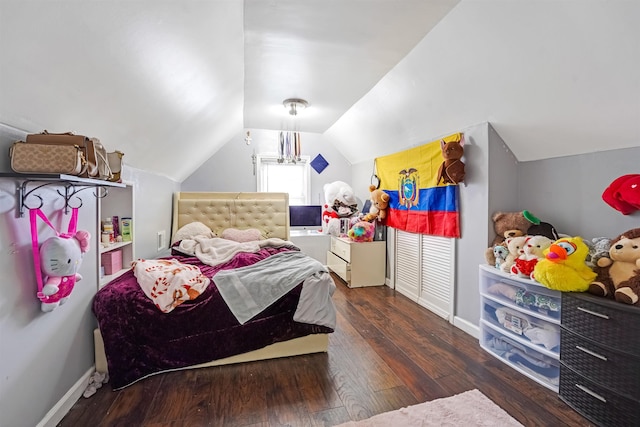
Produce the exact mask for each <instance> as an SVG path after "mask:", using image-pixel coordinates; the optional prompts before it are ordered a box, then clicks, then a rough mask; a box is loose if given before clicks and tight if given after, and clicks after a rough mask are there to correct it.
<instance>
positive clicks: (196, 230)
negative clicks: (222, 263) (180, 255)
mask: <svg viewBox="0 0 640 427" xmlns="http://www.w3.org/2000/svg"><path fill="white" fill-rule="evenodd" d="M196 236H205V237H208V238H211V237H216V235H215V233H214V232H213V231H211V229H210V228H209V227H207V226H206V225H205V224H203V223H201V222H197V221H196V222H191V223H189V224H187V225H184V226H182V227H180V229H179V230H178V231H176V234H174V235H173V237H172V238H171V244H172V245H173V244H174V243H176V242H179V241H180V240H184V239H193V238H194V237H196Z"/></svg>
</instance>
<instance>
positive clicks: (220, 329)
mask: <svg viewBox="0 0 640 427" xmlns="http://www.w3.org/2000/svg"><path fill="white" fill-rule="evenodd" d="M287 250H289V249H287V248H264V249H261V250H260V251H259V252H256V253H245V252H243V253H239V254H237V255H236V256H235V257H234V258H233V259H231V260H230V261H229V262H227V263H225V264H222V265H218V266H216V267H211V266H208V265H205V264H202V263H201V262H200V261H199V260H198V259H197V258H195V257H185V256H174V257H172V258H175V259H177V260H178V261H180V262H181V263H185V264H193V265H197V266H198V267H199V268H200V270H201V271H202V273H203V274H205V275H206V276H207V277H210V278H211V277H213V276H214V275H215V273H216V272H218V271H219V270H228V269H232V268H238V267H243V266H247V265H251V264H254V263H256V262H258V261H260V260H262V259H265V258H267V257H269V256H270V255H272V254H275V253H278V252H283V251H287ZM268 280H269V279H268V277H265V283H268ZM301 289H302V284H300V285H298V286H297V287H295V288H294V289H293V290H292V291H291V292H289V293H288V294H287V295H285V296H283V297H282V298H280V299H279V300H278V301H276V302H275V303H274V304H273V305H271V306H270V307H269V308H267V309H266V310H265V311H263V312H262V313H260V314H258V315H257V316H256V317H255V318H253V319H251V320H250V321H249V322H247V323H245V324H244V325H240V324H239V323H238V321H237V320H236V318H235V317H234V315H233V314H232V313H231V311H230V310H229V308H228V307H227V305H226V304H225V302H224V300H223V299H222V297H221V296H220V293H219V292H218V289H217V287H216V286H215V281H212V283H211V284H210V285H209V286H208V288H207V289H206V290H205V291H204V292H203V293H202V294H201V295H200V296H198V298H196V299H195V300H192V301H187V302H185V303H183V304H181V305H179V306H178V307H176V308H175V309H174V310H173V311H171V312H170V313H163V312H161V311H160V310H159V309H158V308H157V307H156V306H155V305H154V304H153V302H152V301H151V300H150V299H149V298H148V297H147V296H146V295H145V294H144V292H143V291H142V289H141V288H140V286H139V285H138V282H137V280H136V278H135V276H134V275H133V271H129V272H127V273H125V274H124V275H122V276H120V277H119V278H117V279H115V280H113V281H112V282H110V283H109V284H108V285H106V286H105V287H104V288H102V289H100V290H99V291H98V293H97V294H96V296H95V298H94V301H93V312H94V314H95V316H96V318H97V319H98V326H99V328H100V332H101V334H102V338H103V341H104V347H105V353H106V357H107V364H108V367H109V377H110V379H111V384H112V387H113V388H114V389H116V390H117V389H120V388H123V387H126V386H128V385H130V384H132V383H134V382H136V381H138V380H140V379H142V378H145V377H147V376H149V375H153V374H156V373H160V372H163V371H168V370H175V369H180V368H185V367H188V366H192V365H197V364H200V363H205V362H209V361H212V360H216V359H222V358H225V357H229V356H233V355H236V354H241V353H246V352H248V351H252V350H257V349H260V348H263V347H265V346H267V345H270V344H273V343H276V342H280V341H287V340H290V339H293V338H297V337H302V336H306V335H309V334H315V333H330V332H333V330H332V329H330V328H327V327H323V326H318V325H310V324H305V323H298V322H295V321H294V320H293V314H294V312H295V310H296V306H297V303H298V299H299V297H300V291H301Z"/></svg>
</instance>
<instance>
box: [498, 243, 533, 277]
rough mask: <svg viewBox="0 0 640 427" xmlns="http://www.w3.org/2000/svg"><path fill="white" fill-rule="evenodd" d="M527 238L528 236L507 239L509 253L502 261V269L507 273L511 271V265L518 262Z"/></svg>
mask: <svg viewBox="0 0 640 427" xmlns="http://www.w3.org/2000/svg"><path fill="white" fill-rule="evenodd" d="M526 240H527V236H518V237H509V238H508V239H507V240H505V243H506V244H507V249H508V250H509V254H508V255H507V258H506V259H505V262H503V263H502V265H501V266H500V269H501V270H502V271H504V272H505V273H509V272H510V271H511V267H512V266H513V265H514V264H515V263H516V259H517V258H518V257H519V256H520V255H522V254H523V253H524V245H525V242H526Z"/></svg>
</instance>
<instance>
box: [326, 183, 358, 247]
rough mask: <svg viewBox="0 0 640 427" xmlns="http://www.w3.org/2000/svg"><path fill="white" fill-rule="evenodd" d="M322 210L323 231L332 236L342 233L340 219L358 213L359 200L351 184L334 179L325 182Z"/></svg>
mask: <svg viewBox="0 0 640 427" xmlns="http://www.w3.org/2000/svg"><path fill="white" fill-rule="evenodd" d="M323 189H324V200H325V204H324V206H323V212H322V232H323V233H324V234H330V235H332V236H338V235H339V234H340V219H341V218H351V217H352V216H355V215H357V213H358V201H357V200H356V196H355V194H354V193H353V189H352V188H351V186H349V184H347V183H345V182H342V181H334V182H331V183H328V184H325V185H324V187H323Z"/></svg>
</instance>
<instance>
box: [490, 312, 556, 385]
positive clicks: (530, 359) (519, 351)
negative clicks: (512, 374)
mask: <svg viewBox="0 0 640 427" xmlns="http://www.w3.org/2000/svg"><path fill="white" fill-rule="evenodd" d="M486 326H487V325H485V327H484V328H482V331H481V334H482V335H481V337H480V346H481V347H482V348H483V349H485V350H486V351H488V352H489V353H490V354H492V355H493V356H495V357H497V358H498V359H499V360H501V361H502V362H504V363H505V364H507V365H509V366H511V367H512V368H514V369H515V370H517V371H518V372H520V373H522V374H523V375H525V376H527V377H529V378H531V379H532V380H534V381H536V382H537V383H539V384H542V385H543V386H545V387H547V388H549V389H551V390H553V391H555V392H557V391H558V381H559V377H560V362H559V361H558V360H556V359H555V358H553V357H550V356H548V355H545V354H542V353H541V352H539V351H536V350H535V349H533V348H531V347H529V346H527V345H524V344H523V343H521V342H518V341H517V340H515V339H513V337H511V336H509V335H507V334H505V333H502V332H501V331H499V330H496V329H493V328H491V327H490V326H489V327H486Z"/></svg>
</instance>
